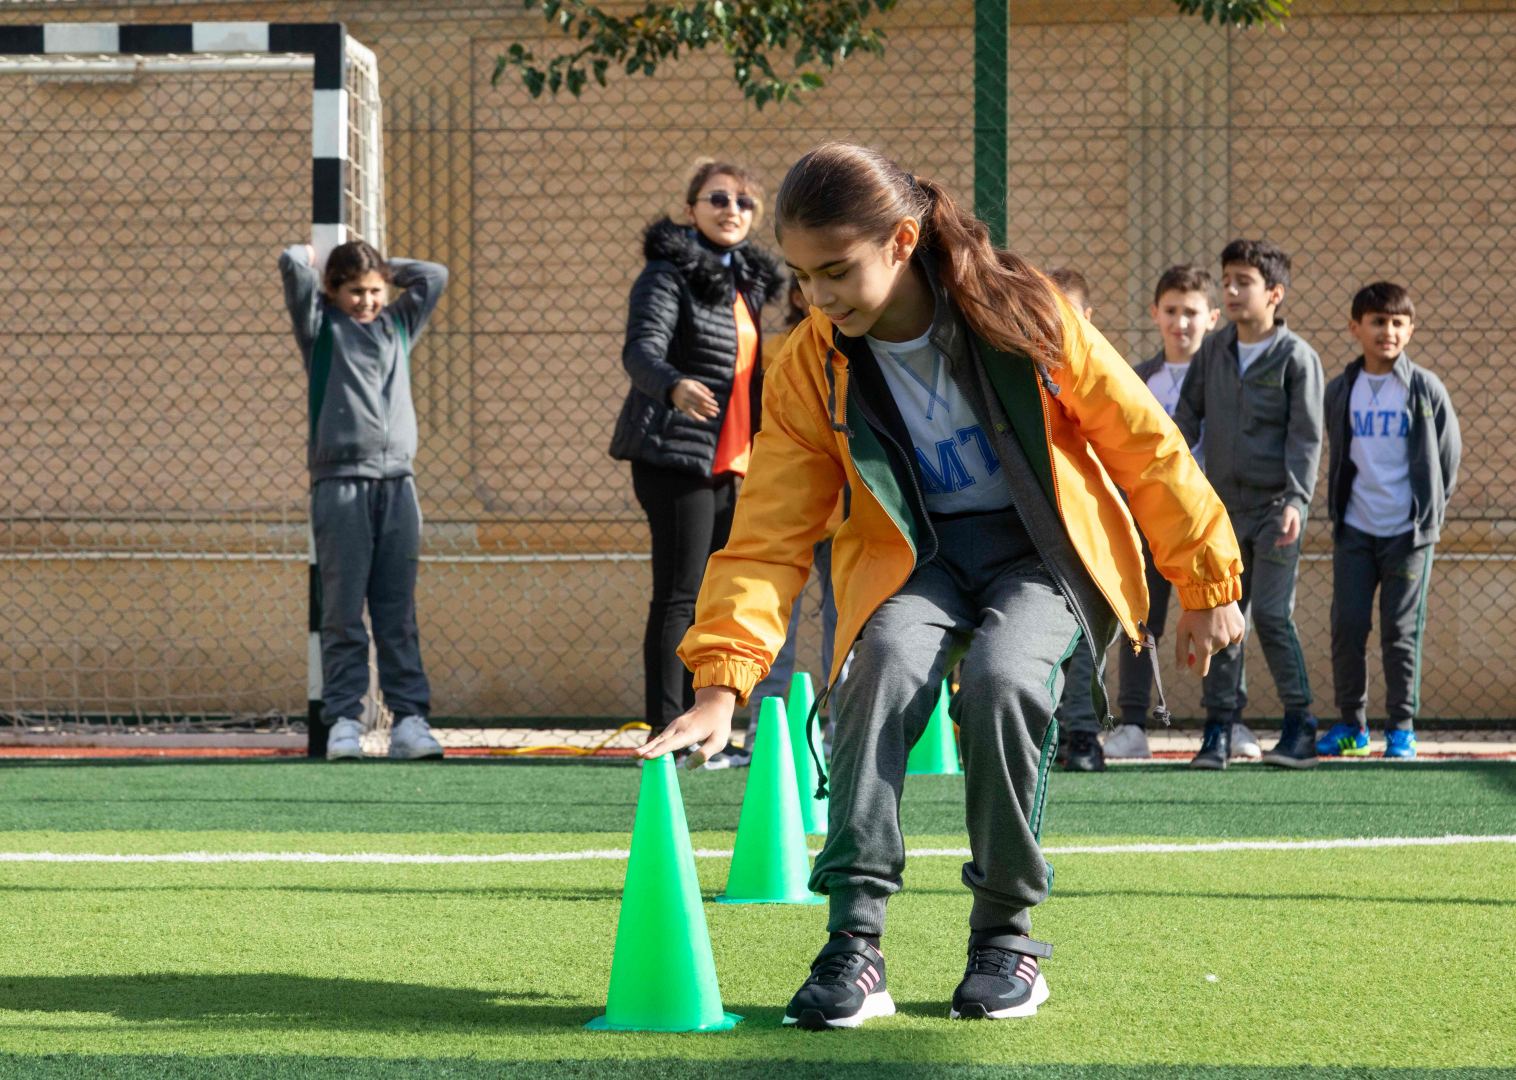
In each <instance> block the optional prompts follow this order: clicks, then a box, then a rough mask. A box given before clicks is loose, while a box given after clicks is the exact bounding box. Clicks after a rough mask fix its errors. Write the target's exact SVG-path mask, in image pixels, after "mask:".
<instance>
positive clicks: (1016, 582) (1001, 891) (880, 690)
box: [811, 511, 1080, 934]
mask: <svg viewBox="0 0 1516 1080" xmlns="http://www.w3.org/2000/svg"><path fill="white" fill-rule="evenodd" d="M936 529H937V535H938V539H939V543H940V547H939V550H938V554H937V557H936V558H935V559H934V560H932V561H931V562H930V563H927V564H926V565H924V566H921V567H919V568H917V570H916V572H915V573H914V574H913V575H912V576H911V578H910V580H909V581H907V582H906V583H905V585H904V586H902V587H901V589H900V591H899V592H898V593H896V594H895V595H894V596H892V597H891V598H890V599H889V600H887V601H885V603H884V604H882V605H881V606H880V608H879V610H878V611H876V612H875V613H874V615H873V617H872V618H871V619H869V621H868V623H867V624H866V625H865V626H864V628H863V632H862V633H861V634H860V635H859V637H858V641H857V643H856V644H855V646H854V653H853V667H852V670H851V671H850V672H849V674H848V679H847V682H846V683H844V684H843V687H842V690H841V692H840V695H839V700H838V703H837V713H836V716H837V722H836V733H835V735H834V738H833V742H832V763H831V814H830V818H829V821H828V834H827V840H826V845H825V847H823V848H822V851H821V854H820V855H819V856H818V857H817V859H816V866H815V869H814V871H813V872H812V874H811V888H812V889H814V890H816V891H818V892H822V893H827V894H829V895H830V896H831V921H830V928H831V929H832V930H833V931H837V930H848V931H852V932H854V933H860V934H882V933H883V932H884V907H885V900H886V899H887V898H888V897H889V896H890V895H891V894H892V893H895V892H897V891H898V890H899V889H900V882H901V874H902V872H903V870H904V866H905V841H904V839H903V837H902V836H901V832H900V793H901V788H902V787H903V786H904V781H905V761H906V755H907V753H908V752H909V750H910V748H911V746H912V745H913V744H914V743H915V742H916V740H917V739H919V738H920V737H921V733H922V731H923V730H924V729H925V727H926V723H927V720H928V719H929V718H930V716H931V712H932V706H933V705H934V703H935V702H936V699H937V691H938V686H939V685H940V684H941V682H942V679H943V677H944V676H945V675H946V674H947V672H948V670H949V668H951V667H952V665H953V664H954V663H956V662H957V661H958V659H959V658H960V657H962V660H963V667H962V669H961V671H960V675H961V684H960V690H959V693H958V694H957V696H956V697H955V698H954V700H953V707H952V708H953V718H954V720H955V721H956V722H957V723H958V724H959V726H960V731H959V734H960V740H961V746H962V750H963V765H964V772H965V780H966V786H967V806H966V813H967V818H968V832H969V848H970V850H971V851H972V853H973V858H972V860H971V861H970V862H968V863H965V864H964V867H963V882H964V884H965V885H967V886H968V888H969V889H970V891H971V892H972V893H973V896H974V903H973V909H972V912H971V913H970V916H969V925H970V927H971V928H973V929H976V930H978V929H986V928H989V927H1000V926H1010V927H1014V928H1015V929H1016V930H1017V931H1018V932H1020V933H1026V932H1028V931H1029V930H1030V928H1031V919H1030V915H1029V911H1028V909H1029V908H1032V907H1034V906H1035V905H1037V904H1039V903H1041V902H1042V901H1043V900H1044V899H1046V898H1047V894H1048V888H1049V885H1050V884H1051V879H1052V873H1051V871H1050V869H1049V868H1048V865H1047V863H1046V862H1045V861H1044V859H1043V857H1042V852H1041V849H1040V848H1039V847H1038V841H1037V838H1038V833H1039V830H1040V828H1041V824H1042V807H1043V801H1044V799H1045V797H1046V794H1047V776H1048V770H1049V768H1050V767H1051V765H1052V761H1053V753H1054V750H1055V748H1056V744H1057V725H1056V724H1055V723H1054V722H1053V709H1054V706H1055V705H1056V703H1057V702H1058V699H1059V696H1060V695H1061V694H1062V692H1063V680H1064V672H1065V668H1066V666H1067V664H1068V660H1069V657H1070V655H1071V654H1072V653H1073V651H1074V647H1075V645H1077V644H1078V642H1079V640H1080V631H1079V628H1078V623H1077V621H1076V620H1075V618H1074V615H1073V613H1072V612H1071V611H1070V610H1069V606H1068V604H1067V602H1066V601H1065V600H1064V598H1063V596H1062V594H1061V593H1060V592H1059V591H1058V588H1057V586H1056V585H1054V583H1053V580H1052V578H1051V577H1049V576H1048V573H1047V571H1046V570H1044V569H1043V567H1042V564H1041V563H1040V561H1039V560H1038V558H1037V555H1036V553H1035V551H1034V550H1033V548H1032V544H1031V541H1030V539H1029V538H1028V537H1027V535H1026V533H1025V531H1024V530H1023V529H1022V527H1021V524H1020V522H1019V520H1018V519H1017V518H1016V515H1015V514H1014V513H1013V512H1011V511H1006V512H1004V513H1000V514H987V515H979V516H976V517H972V518H960V519H956V520H951V521H947V522H943V523H938V524H937V526H936Z"/></svg>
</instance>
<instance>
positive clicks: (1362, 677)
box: [1332, 524, 1432, 731]
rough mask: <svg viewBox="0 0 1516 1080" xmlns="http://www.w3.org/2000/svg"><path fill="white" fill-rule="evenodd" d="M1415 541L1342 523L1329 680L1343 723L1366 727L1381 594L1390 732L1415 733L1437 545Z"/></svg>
mask: <svg viewBox="0 0 1516 1080" xmlns="http://www.w3.org/2000/svg"><path fill="white" fill-rule="evenodd" d="M1415 535H1416V534H1415V533H1413V532H1410V531H1407V532H1404V533H1402V534H1400V535H1399V536H1390V537H1382V536H1370V535H1369V534H1368V533H1366V532H1359V531H1358V530H1357V529H1355V528H1353V526H1351V525H1346V524H1345V525H1343V526H1342V534H1341V535H1340V536H1338V538H1337V545H1336V547H1335V548H1334V549H1333V551H1332V675H1333V679H1334V681H1335V683H1336V690H1337V708H1338V709H1340V710H1341V712H1342V722H1343V723H1345V724H1357V725H1358V727H1360V728H1365V727H1367V726H1368V702H1369V698H1368V666H1367V663H1366V662H1365V653H1366V652H1367V649H1368V642H1369V623H1370V621H1371V620H1372V619H1373V616H1374V590H1375V589H1378V590H1379V648H1380V652H1381V654H1382V656H1383V659H1384V698H1385V711H1386V712H1387V713H1388V715H1389V725H1388V726H1390V727H1392V728H1399V729H1400V730H1402V731H1410V730H1412V729H1413V728H1414V727H1415V719H1416V710H1417V709H1418V708H1419V707H1420V704H1421V632H1422V628H1423V627H1424V626H1425V625H1426V615H1427V585H1428V584H1429V583H1430V582H1431V579H1432V545H1431V544H1422V545H1421V546H1420V547H1417V546H1415V545H1414V544H1413V543H1412V540H1413V539H1414V538H1415Z"/></svg>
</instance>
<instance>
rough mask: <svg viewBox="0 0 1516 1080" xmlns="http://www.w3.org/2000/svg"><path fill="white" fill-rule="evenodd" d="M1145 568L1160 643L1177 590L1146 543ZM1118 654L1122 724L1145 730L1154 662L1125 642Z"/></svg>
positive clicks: (1150, 621)
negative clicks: (1160, 571) (1154, 559)
mask: <svg viewBox="0 0 1516 1080" xmlns="http://www.w3.org/2000/svg"><path fill="white" fill-rule="evenodd" d="M1142 564H1143V567H1144V568H1145V572H1146V574H1147V579H1148V617H1147V627H1148V629H1149V630H1151V631H1152V632H1153V638H1154V639H1155V641H1160V640H1161V639H1162V638H1163V624H1164V623H1166V622H1168V619H1169V599H1170V598H1171V597H1172V596H1173V594H1174V587H1173V586H1172V585H1170V584H1169V579H1168V578H1166V577H1164V576H1163V575H1162V574H1160V573H1159V572H1158V568H1157V567H1156V566H1154V565H1153V553H1152V552H1151V551H1150V550H1148V543H1147V540H1146V539H1144V540H1143V541H1142ZM1155 647H1156V646H1155ZM1116 652H1117V654H1118V655H1119V656H1120V657H1121V659H1120V660H1119V661H1118V663H1119V664H1120V669H1119V670H1120V671H1121V690H1120V692H1119V693H1118V694H1117V695H1116V708H1117V711H1118V712H1119V713H1120V715H1121V722H1122V723H1123V724H1136V725H1137V726H1138V727H1140V728H1145V727H1147V723H1148V713H1149V712H1150V711H1151V710H1152V708H1153V662H1152V661H1151V660H1150V659H1148V656H1147V653H1146V651H1145V650H1144V652H1142V653H1140V654H1139V653H1134V652H1133V651H1132V650H1131V649H1130V648H1129V647H1128V646H1127V644H1126V642H1124V641H1123V642H1122V643H1121V646H1120V647H1119V648H1118V649H1117V650H1116Z"/></svg>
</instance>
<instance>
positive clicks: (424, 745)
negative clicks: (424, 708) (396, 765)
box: [390, 716, 442, 761]
mask: <svg viewBox="0 0 1516 1080" xmlns="http://www.w3.org/2000/svg"><path fill="white" fill-rule="evenodd" d="M441 756H442V744H441V743H440V742H438V741H437V740H436V738H435V737H433V735H432V729H431V727H430V726H428V724H427V722H426V717H424V716H407V717H406V718H405V719H404V720H401V721H399V722H398V723H396V724H395V726H394V727H393V728H392V729H391V730H390V757H392V758H395V759H397V760H399V761H419V760H421V759H423V758H440V757H441Z"/></svg>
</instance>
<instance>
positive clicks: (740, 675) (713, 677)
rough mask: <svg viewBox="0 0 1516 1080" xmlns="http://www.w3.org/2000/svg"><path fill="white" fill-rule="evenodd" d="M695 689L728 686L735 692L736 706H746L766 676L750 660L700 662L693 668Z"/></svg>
mask: <svg viewBox="0 0 1516 1080" xmlns="http://www.w3.org/2000/svg"><path fill="white" fill-rule="evenodd" d="M693 671H694V674H695V679H694V682H695V689H696V690H699V689H700V688H701V687H703V686H728V687H731V688H732V689H733V690H735V691H737V704H738V705H746V704H747V699H748V695H749V694H751V693H752V692H753V688H754V687H755V686H757V685H758V684H759V683H760V682H762V681H763V677H764V676H765V675H767V674H768V672H766V671H765V670H764V669H763V668H762V667H760V666H759V665H758V664H756V663H754V662H753V661H752V660H734V659H730V658H726V659H711V660H702V661H701V662H700V663H699V664H697V665H696V666H695V667H694V668H693Z"/></svg>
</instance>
